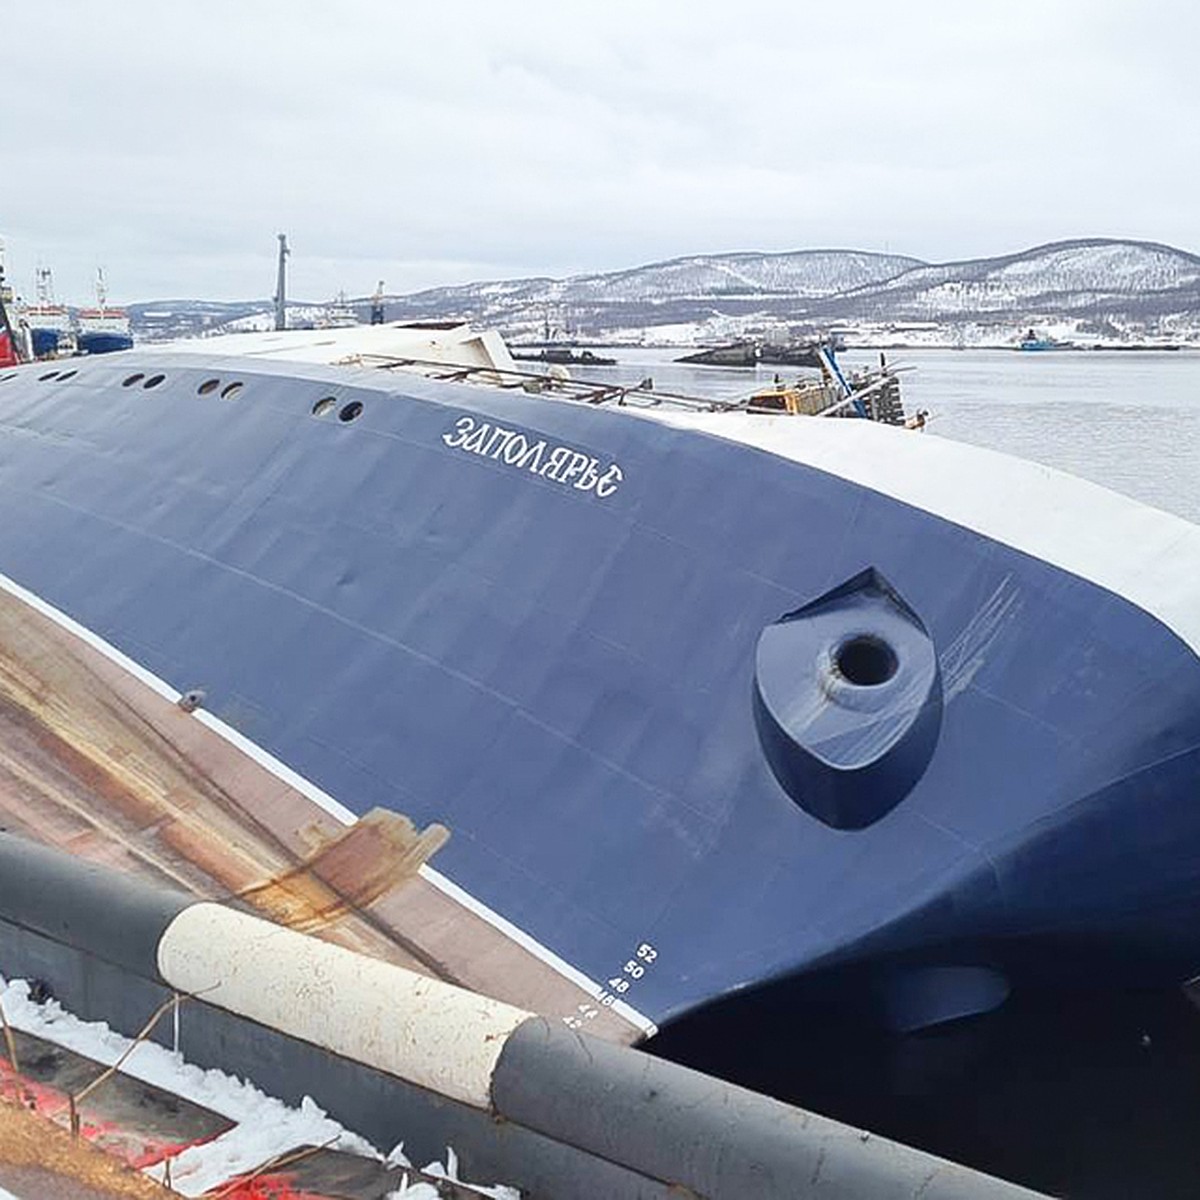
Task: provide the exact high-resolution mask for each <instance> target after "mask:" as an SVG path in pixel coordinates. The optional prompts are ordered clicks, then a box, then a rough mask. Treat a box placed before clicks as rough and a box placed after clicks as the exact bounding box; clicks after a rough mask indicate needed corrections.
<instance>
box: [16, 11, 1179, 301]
mask: <svg viewBox="0 0 1200 1200" xmlns="http://www.w3.org/2000/svg"><path fill="white" fill-rule="evenodd" d="M1198 14H1200V8H1198V7H1197V6H1196V5H1195V4H1194V3H1190V2H1189V3H1185V2H1182V0H1181V2H1179V3H1166V2H1161V3H1157V2H1154V0H1150V2H1134V0H1129V2H1128V3H1111V2H1106V0H1079V2H1075V0H1043V2H1042V3H1037V4H1028V3H1004V4H1000V3H993V2H991V0H954V2H952V3H942V2H940V0H928V2H925V0H911V2H910V3H907V4H904V3H897V2H895V0H880V2H875V0H841V2H839V3H836V4H833V3H822V4H808V3H805V2H804V0H780V2H778V3H775V2H767V0H727V2H726V3H711V2H710V0H692V2H691V3H684V2H680V3H675V2H674V0H672V2H669V3H655V2H654V0H640V2H636V0H634V2H628V3H627V2H625V0H606V2H604V3H591V2H585V3H572V2H571V0H559V2H558V3H540V2H532V0H508V3H504V2H502V0H491V2H477V0H438V2H437V3H423V2H417V0H337V3H316V2H315V0H289V2H287V3H284V2H274V0H203V2H201V0H168V2H165V3H164V2H163V0H153V2H152V0H112V2H111V3H97V2H96V0H41V2H40V3H38V4H29V3H22V4H17V3H15V0H3V2H2V3H0V22H2V32H0V45H2V46H3V52H4V66H3V73H2V75H0V79H2V80H3V85H2V93H3V96H4V101H5V103H4V111H5V113H6V115H7V118H8V119H7V121H6V122H5V128H4V133H3V140H2V142H0V236H2V237H3V238H4V240H5V243H6V248H7V260H8V272H9V276H10V279H11V281H12V282H13V283H14V284H15V286H16V288H17V290H18V292H22V293H26V292H30V291H31V290H32V285H33V276H34V268H35V267H36V266H37V265H38V264H43V265H46V266H49V267H51V268H52V269H53V272H54V279H55V284H56V289H57V291H58V293H59V297H60V299H66V300H69V301H71V302H74V303H82V302H86V301H88V300H89V299H90V297H91V294H92V281H93V279H94V276H95V272H96V268H97V266H103V268H104V270H105V274H106V277H107V280H108V284H109V291H110V295H111V297H112V298H113V299H114V300H117V301H132V300H146V299H154V298H168V297H182V296H188V297H203V298H213V299H235V298H253V297H263V296H269V295H270V294H271V293H272V292H273V289H274V270H275V267H274V255H275V248H276V241H275V235H276V233H277V232H281V231H282V232H286V233H287V234H288V238H289V241H290V243H291V245H292V248H293V257H292V260H291V272H290V282H289V291H290V293H291V294H292V295H293V296H295V297H297V298H305V299H318V300H319V299H325V298H328V297H331V296H332V295H334V294H335V293H336V292H337V291H339V290H341V289H345V290H346V291H347V292H348V293H349V294H350V295H365V294H367V293H369V292H370V291H372V290H373V288H374V286H375V283H376V281H377V280H379V279H383V280H385V282H386V286H387V289H388V291H390V292H401V291H411V290H415V289H417V288H421V287H427V286H434V285H438V284H445V283H460V282H466V281H468V280H474V279H489V278H502V277H512V276H518V275H519V276H524V275H556V276H557V275H568V274H575V273H579V272H585V271H603V270H613V269H619V268H622V267H628V266H635V265H638V264H640V263H645V262H650V261H654V260H658V259H665V258H672V257H676V256H679V255H686V254H694V253H709V252H721V251H729V250H751V249H753V250H767V251H774V250H790V249H804V248H819V247H843V248H855V249H865V250H880V251H883V250H887V251H891V252H892V253H903V254H910V255H913V256H916V257H918V258H923V259H926V260H930V261H945V260H948V259H956V258H971V257H977V256H985V255H992V254H1001V253H1007V252H1010V251H1013V250H1019V249H1023V248H1026V247H1028V246H1033V245H1037V244H1039V243H1042V242H1047V241H1053V240H1056V239H1059V238H1068V237H1086V236H1110V237H1130V238H1141V239H1147V240H1152V241H1161V242H1167V243H1169V244H1171V245H1174V246H1178V247H1180V248H1182V249H1185V250H1189V251H1193V252H1197V251H1200V198H1198V196H1197V190H1198V189H1197V183H1198V177H1200V132H1198V130H1200V68H1197V65H1196V47H1197V45H1198V44H1200V15H1198Z"/></svg>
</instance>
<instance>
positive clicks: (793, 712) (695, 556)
mask: <svg viewBox="0 0 1200 1200" xmlns="http://www.w3.org/2000/svg"><path fill="white" fill-rule="evenodd" d="M72 367H73V369H72V370H70V371H64V372H62V373H60V374H58V375H57V377H52V378H46V377H44V376H45V373H43V374H42V375H41V376H40V375H39V372H38V369H37V368H36V367H35V368H28V369H22V370H18V371H16V372H10V373H8V374H7V375H5V376H3V377H2V379H0V497H2V500H3V507H4V511H5V513H6V514H8V519H6V520H5V521H4V522H3V524H2V525H0V572H2V573H3V575H4V576H5V577H6V579H7V581H8V583H7V584H6V586H7V587H8V589H9V592H10V593H11V594H12V595H14V596H20V597H23V598H25V599H26V600H29V601H30V602H33V601H35V600H36V603H37V604H39V605H41V606H43V607H44V608H45V610H46V611H48V612H51V613H53V614H58V615H59V617H60V618H61V620H62V621H63V622H65V623H66V625H67V626H69V627H70V628H71V629H74V630H78V631H81V636H82V634H83V633H86V634H87V636H88V637H89V638H91V639H93V640H94V641H95V642H96V643H97V644H103V645H104V646H106V647H111V648H114V650H115V651H116V652H119V654H120V655H123V656H125V658H124V659H123V660H122V661H128V662H130V663H132V664H136V667H137V668H138V669H139V670H140V671H142V672H144V673H145V674H146V675H147V677H150V678H153V679H155V680H157V681H161V683H162V684H164V685H166V686H167V687H168V688H170V689H175V691H176V692H177V693H195V694H196V695H197V696H198V695H199V692H200V691H201V690H202V692H203V701H202V703H203V708H204V710H205V712H207V713H209V714H211V715H212V717H213V718H214V719H215V721H216V722H217V723H219V724H220V725H221V726H222V727H224V728H227V729H231V730H233V731H235V732H236V734H237V735H238V736H239V737H240V738H241V739H243V741H244V742H245V744H247V745H249V746H252V747H253V748H255V750H256V752H260V753H261V754H262V755H263V756H264V759H265V760H269V761H270V762H272V763H278V764H282V765H283V767H285V768H286V769H287V770H289V771H290V772H293V773H295V777H296V778H298V779H301V780H303V781H305V784H306V786H311V788H312V789H314V790H315V791H319V793H320V794H321V795H324V796H327V797H332V798H334V800H335V801H336V802H338V803H339V804H340V805H344V806H345V807H346V808H347V809H349V810H350V811H351V812H352V813H354V814H359V815H361V814H365V813H367V812H368V811H369V810H371V809H374V808H377V807H382V808H384V809H389V810H392V811H395V812H400V813H404V814H406V815H407V816H408V817H410V818H411V819H412V820H413V821H414V822H416V823H418V824H427V823H430V822H437V823H439V824H441V825H444V826H445V827H446V828H447V829H448V830H449V831H450V837H449V840H448V842H447V843H446V844H445V846H444V847H442V848H441V849H440V850H439V851H438V853H437V855H436V857H435V859H434V860H433V866H434V867H436V870H437V872H438V873H439V877H440V878H442V879H443V880H445V881H449V882H448V884H447V888H448V890H449V892H453V894H454V895H457V896H459V897H460V898H462V899H463V900H464V902H465V903H469V904H471V905H476V906H478V908H479V909H480V910H481V911H486V912H487V913H488V914H490V915H491V917H492V919H493V924H494V925H495V926H496V927H498V928H502V929H504V930H506V931H507V934H506V936H507V935H511V936H512V937H513V938H514V939H516V940H518V941H521V943H522V945H528V946H533V947H535V948H536V949H537V950H538V952H539V953H540V954H541V955H542V959H543V961H549V962H552V963H554V964H556V965H557V967H558V968H559V969H561V970H562V971H563V972H565V973H566V974H568V975H570V976H571V977H572V978H573V979H575V980H576V981H582V982H581V983H580V986H581V988H582V989H583V992H584V993H586V995H585V997H584V999H585V1001H587V995H590V997H591V999H590V1001H588V1002H585V1003H583V1004H580V1005H579V1006H578V1008H577V1010H576V1009H575V1008H572V1009H571V1010H570V1011H567V1012H563V1013H560V1014H558V1015H561V1016H563V1018H564V1019H565V1020H567V1022H568V1024H572V1023H579V1022H581V1021H584V1020H590V1019H592V1018H593V1017H594V1016H595V1015H596V1014H597V1013H599V1014H600V1015H601V1016H605V1015H607V1014H606V1013H605V1011H604V1010H605V1009H610V1010H612V1011H614V1012H620V1013H624V1014H625V1015H626V1019H627V1020H628V1021H629V1023H630V1025H631V1027H632V1028H633V1029H634V1030H635V1036H640V1035H642V1034H645V1033H649V1032H653V1030H654V1029H655V1027H660V1026H662V1025H663V1024H664V1023H666V1022H669V1021H671V1020H673V1019H675V1018H678V1017H680V1016H682V1015H683V1014H686V1013H688V1012H691V1011H694V1010H696V1009H697V1008H699V1007H700V1006H704V1005H708V1004H713V1003H716V1002H719V1001H720V999H721V998H722V997H728V996H731V995H733V994H735V993H738V992H741V991H743V990H744V989H747V988H750V987H756V986H765V985H768V984H771V983H773V982H777V981H781V980H794V979H800V978H814V977H818V976H820V977H821V978H823V979H826V980H829V979H832V980H834V981H835V983H836V981H837V980H839V979H842V980H844V981H845V982H844V986H845V987H846V988H847V989H852V990H853V991H854V992H855V993H856V994H861V995H867V994H870V995H872V996H880V997H882V998H883V1011H884V1014H885V1015H886V1016H887V1017H888V1019H889V1020H891V1022H892V1023H893V1024H894V1025H896V1026H898V1027H900V1028H916V1027H919V1026H921V1025H925V1024H929V1023H932V1022H935V1021H939V1020H945V1019H948V1018H951V1017H954V1016H959V1015H963V1014H966V1013H970V1012H977V1011H982V1010H985V1009H987V1008H990V1007H994V1006H995V1005H997V1004H999V1003H1001V1002H1002V1001H1003V999H1004V997H1005V996H1006V995H1007V994H1008V992H1009V990H1010V988H1011V987H1013V986H1020V985H1022V984H1023V983H1029V984H1031V985H1032V984H1037V983H1040V982H1044V981H1045V980H1047V979H1053V978H1069V979H1071V980H1073V981H1079V980H1081V979H1084V978H1089V977H1091V978H1096V977H1098V975H1099V974H1100V973H1103V977H1104V979H1105V980H1106V981H1119V980H1122V979H1124V980H1135V981H1138V982H1142V983H1145V982H1151V981H1154V982H1170V983H1177V982H1182V981H1184V980H1186V979H1188V978H1189V977H1191V976H1192V975H1193V974H1195V973H1196V972H1197V970H1198V969H1200V806H1198V805H1197V803H1196V799H1197V796H1200V659H1198V657H1197V654H1196V650H1195V645H1196V641H1197V638H1196V631H1197V628H1198V627H1200V588H1198V587H1197V584H1196V583H1195V582H1194V581H1195V579H1196V578H1197V576H1196V574H1195V573H1194V572H1193V571H1192V566H1194V564H1195V563H1196V562H1200V545H1198V543H1197V540H1196V538H1195V537H1194V536H1193V534H1192V532H1190V531H1192V527H1191V526H1187V525H1186V524H1185V523H1183V522H1177V521H1174V519H1173V518H1169V517H1167V516H1165V515H1164V514H1158V513H1153V512H1151V511H1150V510H1146V509H1142V508H1140V507H1139V506H1137V505H1134V504H1133V503H1132V502H1126V501H1123V500H1119V499H1118V498H1115V497H1111V496H1109V495H1108V494H1107V493H1102V492H1100V491H1099V489H1095V488H1092V487H1091V486H1090V485H1086V484H1082V483H1078V482H1077V481H1071V480H1067V479H1065V478H1056V479H1053V480H1051V481H1050V482H1049V483H1047V482H1046V479H1045V472H1040V471H1039V470H1038V469H1034V468H1028V469H1026V468H1020V469H1018V468H1017V467H1013V466H1012V465H1011V464H1009V465H1005V464H1006V460H1003V459H1001V458H999V457H998V456H992V455H988V454H986V453H983V452H979V451H969V450H967V449H965V448H962V447H958V446H954V445H953V444H951V443H947V442H943V441H940V440H939V439H932V438H916V437H915V436H914V435H912V434H907V433H905V432H903V431H899V430H890V429H881V428H878V427H874V426H870V425H868V424H867V423H866V422H853V421H839V422H819V421H817V420H816V419H805V418H791V419H789V418H754V417H746V418H744V422H743V423H742V424H734V425H730V426H724V427H723V426H721V425H720V424H719V422H721V421H722V420H730V421H734V422H737V421H740V420H742V419H741V418H736V417H728V418H726V417H720V416H718V417H714V418H712V420H711V421H708V422H704V421H694V422H692V423H691V426H692V427H684V426H687V425H688V422H687V421H685V420H684V418H682V417H681V418H679V420H678V421H677V422H676V423H674V424H673V423H671V422H669V421H660V420H654V419H649V418H647V417H644V416H638V415H634V414H631V413H629V412H627V411H624V410H619V409H618V410H612V409H604V408H594V407H589V406H586V405H579V404H574V403H570V402H566V401H561V400H554V399H548V398H543V397H538V396H530V395H524V394H520V393H516V394H514V393H510V392H504V391H500V390H499V389H487V388H482V387H479V386H473V385H469V384H455V383H438V382H434V381H430V380H425V379H417V378H413V379H403V380H401V379H397V378H396V377H394V376H390V377H389V376H383V377H381V376H380V375H379V374H372V373H369V372H365V371H360V372H357V373H354V374H353V375H347V374H346V373H345V372H340V371H335V370H333V369H328V368H322V367H295V368H289V367H286V366H282V365H279V364H264V363H252V364H251V363H247V362H245V361H239V360H236V359H215V358H214V359H211V360H205V359H203V358H199V357H196V356H190V357H186V358H184V357H178V358H172V357H169V356H159V357H158V358H154V357H152V356H150V355H145V354H137V355H123V356H121V357H120V359H117V360H101V361H96V362H90V361H86V360H84V361H79V362H77V363H73V364H72ZM50 374H52V375H53V374H55V373H50ZM135 376H136V378H135ZM157 376H161V377H162V378H161V380H160V381H158V382H157V383H155V384H154V385H153V386H152V387H147V384H148V383H150V381H151V380H153V379H155V378H156V377H157ZM130 379H132V380H133V382H131V383H129V382H127V381H128V380H130ZM212 380H216V381H217V383H216V384H213V385H212V386H208V384H209V382H210V381H212ZM234 382H236V383H239V384H241V385H242V386H241V388H239V389H234V390H232V391H231V390H230V389H229V385H230V384H231V383H234ZM223 395H227V396H228V398H226V399H222V396H223ZM327 397H332V399H333V401H334V403H333V404H332V405H328V404H325V405H322V404H321V403H320V401H322V400H324V399H325V398H327ZM356 406H361V408H357V407H356ZM314 411H316V412H320V413H321V414H322V415H319V416H315V415H314ZM339 417H340V418H341V419H339ZM747 422H748V423H749V424H746V423H747ZM755 422H757V424H755ZM789 422H790V423H789ZM725 429H738V430H741V429H748V430H750V431H751V432H750V433H747V434H746V435H745V437H744V438H742V439H741V440H735V439H734V438H733V437H732V436H731V435H729V434H726V433H725V432H724V431H725ZM781 430H786V432H783V433H781V432H779V431H781ZM754 431H761V433H758V432H754ZM776 436H778V437H779V438H780V439H781V444H782V445H783V446H784V451H782V452H773V451H771V450H768V449H763V448H762V447H761V446H759V445H755V444H751V443H752V442H754V441H761V442H763V443H764V444H767V443H769V441H770V439H771V438H773V437H776ZM806 447H811V453H812V455H813V461H809V462H806V461H800V457H801V456H803V455H804V454H807V453H810V450H809V449H806ZM988 470H997V471H1002V472H1003V471H1017V477H1019V478H1022V479H1025V478H1028V480H1029V481H1031V482H1030V483H1029V486H1030V487H1034V486H1035V483H1036V481H1037V480H1039V479H1040V480H1041V484H1038V485H1037V486H1046V487H1052V488H1053V490H1054V495H1055V496H1061V497H1062V502H1063V504H1064V505H1065V508H1063V509H1062V510H1061V511H1060V510H1057V509H1056V510H1054V511H1040V512H1039V513H1038V514H1037V517H1036V519H1031V520H1030V521H1027V522H1023V521H1022V519H1021V518H1020V514H1019V513H1017V512H1014V511H1009V512H1007V514H1005V513H1004V512H1002V511H999V510H1003V509H1005V508H1007V509H1009V510H1015V509H1019V507H1020V504H1021V503H1022V499H1021V497H1019V496H1010V497H1009V503H1008V504H1007V505H1002V504H999V503H996V504H993V505H990V506H989V505H987V504H984V505H981V503H980V501H979V497H978V496H976V495H973V494H972V492H971V490H970V486H969V483H968V484H966V485H964V484H962V483H955V482H954V480H955V479H956V478H960V477H961V478H962V479H964V480H968V481H970V480H972V479H973V480H974V481H975V482H976V483H977V484H978V485H979V489H980V490H981V491H986V487H985V484H986V475H987V471H988ZM1021 471H1026V474H1025V475H1022V474H1020V472H1021ZM1098 497H1100V498H1103V501H1102V502H1101V500H1100V499H1098ZM1097 504H1099V505H1100V508H1099V509H1097V510H1096V511H1095V513H1094V514H1092V515H1091V516H1090V517H1088V518H1087V519H1086V520H1084V519H1082V518H1081V519H1080V520H1076V519H1075V517H1072V516H1071V514H1076V515H1078V514H1081V513H1082V514H1084V515H1085V517H1087V514H1088V513H1089V511H1090V510H1091V509H1092V508H1093V507H1094V506H1095V505H1097ZM1105 504H1107V505H1110V506H1112V511H1113V512H1114V513H1116V514H1117V517H1116V518H1114V520H1116V521H1117V523H1116V524H1111V523H1109V524H1105V520H1106V518H1105V517H1104V512H1105V511H1107V510H1105V509H1104V505H1105ZM993 510H996V511H993ZM997 513H998V514H999V515H997ZM1064 514H1066V515H1064ZM993 518H994V519H993ZM1068 518H1070V519H1068ZM989 522H991V523H993V524H997V526H998V528H999V527H1003V528H999V532H997V531H995V530H993V531H992V532H989V529H990V528H991V526H990V525H989ZM1072 522H1074V523H1072ZM1010 528H1011V529H1012V530H1013V531H1015V532H1013V533H1012V535H1011V536H1008V534H1006V533H1004V530H1006V529H1010ZM1026 530H1027V531H1028V538H1026V536H1025V531H1026ZM1195 532H1197V533H1200V531H1195ZM1001 534H1003V536H1001ZM1135 534H1136V535H1137V536H1136V537H1135V536H1134V535H1135ZM1160 543H1161V546H1162V547H1163V549H1162V551H1161V553H1160V552H1158V551H1157V550H1155V549H1154V547H1156V546H1158V545H1159V544H1160ZM1039 546H1041V547H1045V546H1051V547H1061V548H1062V554H1061V555H1059V554H1057V553H1050V552H1049V551H1043V550H1039V549H1037V547H1039ZM1139 556H1141V557H1139ZM1079 564H1082V565H1079ZM1126 577H1128V578H1129V581H1130V582H1129V586H1128V587H1127V588H1126V587H1122V586H1117V585H1116V584H1115V583H1114V582H1113V581H1114V580H1119V579H1124V578H1126ZM1160 592H1161V595H1160ZM9 649H10V650H11V649H12V648H11V647H10V648H9ZM97 803H98V804H100V803H102V800H101V799H98V800H97ZM250 803H251V805H252V803H253V801H251V802H250ZM501 984H502V985H503V986H501ZM495 990H498V991H503V992H504V993H505V994H506V995H511V996H514V997H517V998H519V997H520V994H521V981H520V980H519V979H516V980H514V979H513V978H511V977H506V978H505V979H503V980H499V979H498V980H497V981H496V989H495Z"/></svg>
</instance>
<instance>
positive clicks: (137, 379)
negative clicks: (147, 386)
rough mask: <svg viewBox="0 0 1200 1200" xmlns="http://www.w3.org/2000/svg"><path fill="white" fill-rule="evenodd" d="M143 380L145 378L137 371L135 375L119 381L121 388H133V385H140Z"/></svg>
mask: <svg viewBox="0 0 1200 1200" xmlns="http://www.w3.org/2000/svg"><path fill="white" fill-rule="evenodd" d="M145 378H146V376H145V375H143V374H142V372H141V371H138V372H137V374H136V375H129V376H126V378H124V379H123V380H121V386H122V387H133V385H134V384H135V383H141V382H142V380H143V379H145Z"/></svg>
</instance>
